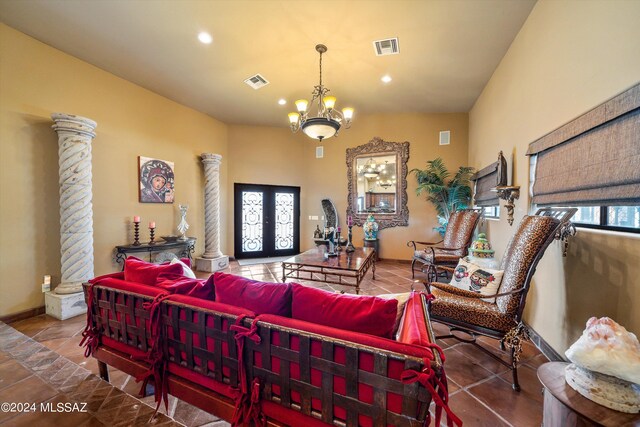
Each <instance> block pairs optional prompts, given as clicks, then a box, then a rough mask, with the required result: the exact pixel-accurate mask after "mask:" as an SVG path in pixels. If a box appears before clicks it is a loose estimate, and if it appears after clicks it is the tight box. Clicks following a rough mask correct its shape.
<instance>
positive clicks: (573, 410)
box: [538, 362, 640, 427]
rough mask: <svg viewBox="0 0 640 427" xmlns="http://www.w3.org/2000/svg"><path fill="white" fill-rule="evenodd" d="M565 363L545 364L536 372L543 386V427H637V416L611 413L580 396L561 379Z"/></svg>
mask: <svg viewBox="0 0 640 427" xmlns="http://www.w3.org/2000/svg"><path fill="white" fill-rule="evenodd" d="M568 365H569V364H568V363H565V362H548V363H545V364H543V365H542V366H540V367H539V368H538V379H539V380H540V382H541V383H542V385H543V386H544V389H543V392H544V413H543V420H542V425H543V426H544V427H574V426H580V427H586V426H606V427H609V426H610V427H621V426H639V425H640V415H638V414H625V413H624V412H618V411H614V410H613V409H609V408H607V407H604V406H602V405H598V404H597V403H595V402H592V401H591V400H589V399H587V398H586V397H584V396H582V395H581V394H580V393H578V392H577V391H575V390H574V389H572V388H571V387H570V386H569V384H567V381H566V380H565V379H564V369H565V368H566V367H567V366H568Z"/></svg>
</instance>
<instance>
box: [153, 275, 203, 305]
mask: <svg viewBox="0 0 640 427" xmlns="http://www.w3.org/2000/svg"><path fill="white" fill-rule="evenodd" d="M156 286H157V287H158V288H162V289H164V290H166V291H167V292H169V293H170V294H178V295H188V296H190V297H194V298H201V299H206V300H210V301H211V300H213V297H214V295H213V276H211V277H209V279H208V280H202V279H192V278H190V277H185V276H183V275H182V274H173V273H160V274H158V279H157V280H156Z"/></svg>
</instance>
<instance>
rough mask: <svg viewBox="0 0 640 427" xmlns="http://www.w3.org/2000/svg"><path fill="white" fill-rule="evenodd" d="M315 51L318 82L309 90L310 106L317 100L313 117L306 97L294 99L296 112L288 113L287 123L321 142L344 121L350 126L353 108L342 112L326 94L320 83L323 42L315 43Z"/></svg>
mask: <svg viewBox="0 0 640 427" xmlns="http://www.w3.org/2000/svg"><path fill="white" fill-rule="evenodd" d="M316 51H317V52H318V53H319V54H320V84H318V85H316V86H314V87H313V92H311V95H312V98H311V107H313V105H314V103H315V102H316V101H317V111H316V115H315V117H311V116H310V114H309V113H310V108H309V109H307V106H309V102H308V101H307V100H306V99H299V100H297V101H296V109H297V110H298V112H297V113H289V124H290V126H291V131H292V132H294V133H295V132H297V131H298V130H299V129H302V132H304V133H305V135H307V136H308V137H310V138H313V139H317V140H319V141H320V142H322V140H323V139H327V138H331V137H332V136H334V135H336V134H337V133H338V131H339V130H340V127H341V126H342V124H343V122H344V127H345V128H346V129H349V128H350V127H351V119H352V118H353V108H343V109H342V112H340V111H338V110H336V109H335V108H334V107H335V105H336V98H335V97H334V96H327V94H328V93H329V89H327V88H326V87H324V86H323V85H322V54H323V53H325V52H326V51H327V47H326V46H325V45H323V44H319V45H316Z"/></svg>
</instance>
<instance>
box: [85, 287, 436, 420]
mask: <svg viewBox="0 0 640 427" xmlns="http://www.w3.org/2000/svg"><path fill="white" fill-rule="evenodd" d="M84 291H85V297H86V298H87V300H88V299H89V297H88V295H89V292H90V291H91V292H93V297H92V300H93V302H92V303H91V304H90V309H91V310H90V312H89V313H88V320H89V322H90V325H91V326H92V327H94V328H96V330H97V331H98V336H99V339H98V344H97V347H96V348H95V350H94V351H93V352H92V355H93V357H95V358H96V359H97V360H98V364H99V369H100V374H101V376H102V377H103V379H105V380H107V381H108V368H107V365H108V366H112V367H114V368H116V369H119V370H121V371H123V372H125V373H127V374H129V375H132V376H134V377H138V378H140V377H142V376H144V374H145V372H149V370H151V369H152V368H153V367H152V366H150V364H149V363H147V362H146V361H145V355H146V354H147V352H148V351H149V349H151V348H152V347H153V345H154V343H153V339H152V338H153V337H152V335H154V334H153V333H152V330H151V328H152V322H151V316H150V310H149V305H150V304H152V303H153V302H154V296H152V295H142V294H138V293H135V292H129V291H125V290H120V289H112V288H109V287H104V286H100V285H93V286H91V285H89V284H85V286H84ZM422 300H423V301H422V302H423V307H424V310H423V311H424V315H425V316H427V318H426V319H427V324H428V313H427V309H426V300H425V298H424V296H423V297H422ZM145 303H146V307H147V308H145V307H143V305H144V304H145ZM159 312H160V315H159V318H160V330H159V331H160V333H159V335H158V339H159V344H160V346H159V348H160V349H161V351H162V359H163V362H166V363H167V365H168V369H167V372H168V374H166V375H165V378H164V383H165V384H166V385H167V388H168V392H169V394H171V395H173V396H175V397H177V398H179V399H181V400H184V401H185V402H188V403H190V404H193V405H194V406H197V407H199V408H201V409H203V410H205V411H207V412H210V413H212V414H214V415H216V416H218V417H220V418H222V419H225V420H228V421H232V419H233V417H234V409H235V406H236V403H237V400H236V399H237V392H238V390H242V389H243V388H244V389H245V390H247V389H248V390H249V391H250V390H251V387H252V385H255V384H256V383H257V384H258V386H259V390H260V392H259V393H260V396H259V400H260V404H261V413H262V414H264V415H265V416H266V422H267V424H268V425H274V426H275V425H277V426H281V425H300V424H302V423H305V424H308V425H311V426H313V425H336V426H357V425H361V424H362V419H363V417H364V418H366V419H367V422H366V423H367V424H370V425H372V426H376V427H377V426H387V425H396V426H423V425H425V422H428V421H429V418H430V416H429V412H428V408H429V404H430V403H431V400H432V396H431V393H430V392H429V390H427V388H426V387H425V386H424V385H423V384H421V383H420V382H413V383H411V384H407V383H406V382H402V381H401V380H400V378H398V374H399V372H401V371H404V370H412V371H416V372H421V371H422V370H423V369H424V368H425V365H424V364H425V363H427V362H428V363H429V364H430V366H429V368H430V369H431V370H433V371H434V372H435V373H436V375H435V378H434V380H433V382H432V383H431V386H432V387H434V388H435V389H436V390H437V388H438V384H437V382H438V381H437V379H439V378H440V377H441V372H442V362H441V360H440V357H439V355H438V353H437V352H436V351H434V350H432V349H426V348H425V351H427V350H428V352H429V353H431V354H432V355H433V357H431V360H429V359H427V358H423V357H418V356H415V355H408V354H402V353H399V352H396V351H390V350H388V349H384V348H379V347H376V346H375V345H367V344H362V343H361V342H357V341H358V340H354V341H350V340H348V339H340V338H336V337H332V336H328V335H324V334H319V333H315V332H309V331H306V330H304V329H302V328H295V327H290V326H285V324H286V323H287V322H293V323H295V321H293V320H292V319H288V318H280V316H273V315H265V316H258V317H257V318H251V317H245V316H241V315H239V314H238V313H240V312H241V309H238V311H237V313H228V312H225V311H218V310H212V309H208V308H203V307H197V306H194V305H190V304H185V303H182V302H177V301H172V299H171V298H170V299H165V300H164V301H161V302H159ZM263 319H264V320H263ZM236 324H237V325H236ZM232 325H235V329H236V330H234V328H231V326H232ZM238 327H240V328H244V330H249V329H250V328H251V327H253V328H254V331H255V334H254V335H255V336H257V337H259V339H256V338H255V336H254V337H253V339H249V338H247V337H243V338H241V339H240V341H242V346H241V348H242V354H241V355H240V357H238V356H239V354H238V352H237V348H239V347H238V346H237V342H236V335H237V333H238V332H237V329H238ZM331 329H332V328H331ZM338 332H340V331H338ZM360 335H362V334H360ZM429 335H430V336H431V338H432V340H433V333H432V331H429ZM366 337H367V336H366V335H365V341H367V340H373V342H375V341H376V340H377V339H378V338H377V337H371V338H366ZM380 340H383V339H382V338H380ZM387 341H388V340H387ZM240 370H244V373H245V378H244V379H243V378H242V375H240V372H239V371H240ZM390 373H392V374H391V375H390ZM243 381H244V386H243V384H242V383H243ZM363 390H364V391H363ZM363 394H364V395H366V396H365V398H364V399H363V398H362V397H363Z"/></svg>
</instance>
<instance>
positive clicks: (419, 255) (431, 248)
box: [407, 209, 482, 279]
mask: <svg viewBox="0 0 640 427" xmlns="http://www.w3.org/2000/svg"><path fill="white" fill-rule="evenodd" d="M481 217H482V209H462V210H459V211H455V212H454V213H452V214H451V216H450V217H449V222H448V223H447V229H446V231H445V233H444V238H443V239H442V240H441V241H439V242H419V241H415V240H411V241H409V242H407V246H409V247H413V260H412V261H411V277H412V278H414V279H415V265H416V263H420V264H421V265H420V269H421V271H424V270H425V269H426V270H427V272H428V274H429V275H430V276H431V275H432V274H433V273H436V274H437V270H436V269H435V267H438V266H446V267H451V266H453V267H455V266H456V264H457V263H458V260H459V259H460V258H462V257H464V256H466V255H467V250H468V249H469V245H471V240H472V239H473V232H474V230H475V229H476V226H477V225H478V221H479V220H480V218H481ZM418 246H420V248H418ZM443 271H446V270H443ZM433 279H435V277H433Z"/></svg>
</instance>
